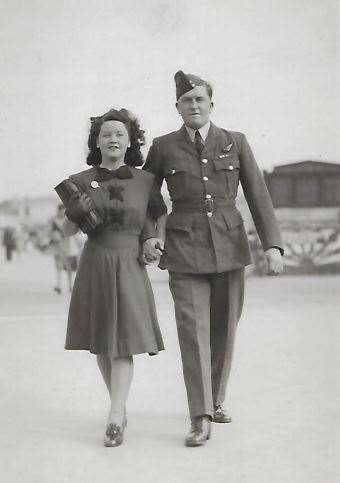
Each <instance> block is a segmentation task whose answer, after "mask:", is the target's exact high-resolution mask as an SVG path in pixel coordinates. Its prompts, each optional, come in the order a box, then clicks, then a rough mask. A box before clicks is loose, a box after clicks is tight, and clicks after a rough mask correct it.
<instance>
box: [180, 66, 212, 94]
mask: <svg viewBox="0 0 340 483" xmlns="http://www.w3.org/2000/svg"><path fill="white" fill-rule="evenodd" d="M175 83H176V99H177V100H178V99H179V98H180V97H181V96H183V94H185V93H186V92H189V91H191V90H192V89H194V87H196V86H204V85H206V82H205V81H204V80H203V79H201V78H200V77H198V76H197V75H193V74H184V72H183V71H182V70H179V71H178V72H176V74H175Z"/></svg>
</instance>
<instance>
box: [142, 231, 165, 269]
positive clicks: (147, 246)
mask: <svg viewBox="0 0 340 483" xmlns="http://www.w3.org/2000/svg"><path fill="white" fill-rule="evenodd" d="M163 250H164V241H163V240H162V239H161V238H149V239H148V240H146V241H145V242H144V243H143V248H142V261H143V262H144V263H145V264H146V265H148V264H149V263H154V262H157V261H158V260H159V259H160V257H161V255H162V253H163Z"/></svg>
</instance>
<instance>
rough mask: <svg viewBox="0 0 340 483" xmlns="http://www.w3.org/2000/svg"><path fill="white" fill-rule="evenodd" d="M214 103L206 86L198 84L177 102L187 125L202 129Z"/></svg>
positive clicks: (178, 109)
mask: <svg viewBox="0 0 340 483" xmlns="http://www.w3.org/2000/svg"><path fill="white" fill-rule="evenodd" d="M213 106H214V103H213V102H212V101H211V99H210V97H209V95H208V92H207V89H206V87H205V86H196V87H194V88H193V89H192V90H191V91H189V92H186V93H185V94H183V95H182V96H181V97H180V98H179V99H178V101H177V103H176V108H177V111H178V112H179V114H180V115H181V116H182V119H183V122H184V124H185V125H186V126H188V127H191V128H192V129H200V128H201V127H202V126H204V124H206V123H207V122H208V121H209V119H210V113H211V111H212V109H213Z"/></svg>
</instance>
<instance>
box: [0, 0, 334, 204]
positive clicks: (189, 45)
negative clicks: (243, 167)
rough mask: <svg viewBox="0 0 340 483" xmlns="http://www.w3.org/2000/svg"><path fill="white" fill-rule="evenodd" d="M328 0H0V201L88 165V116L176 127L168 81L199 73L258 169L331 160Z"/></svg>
mask: <svg viewBox="0 0 340 483" xmlns="http://www.w3.org/2000/svg"><path fill="white" fill-rule="evenodd" d="M338 7H339V2H338V1H337V0H323V1H322V2H321V1H320V0H228V1H227V0H210V1H208V0H195V1H193V0H176V2H174V1H173V0H148V1H145V2H141V1H139V0H124V1H123V0H101V1H100V2H95V1H90V0H82V1H81V0H78V1H75V0H68V1H63V0H58V1H56V0H53V1H52V0H30V1H29V2H27V1H24V0H22V1H19V0H0V19H1V20H0V45H1V47H0V54H1V56H0V62H1V69H0V71H1V76H0V105H1V110H0V170H1V171H0V172H1V176H0V201H2V200H4V199H7V198H11V197H17V196H24V195H29V196H35V195H48V194H51V193H53V186H55V185H56V184H58V183H59V182H60V181H61V180H62V179H64V178H66V177H68V176H69V175H70V174H72V173H75V172H78V171H81V170H83V169H86V168H87V165H86V162H85V159H86V154H87V149H86V142H87V137H88V129H89V117H90V116H92V115H99V114H102V113H104V112H106V111H107V110H108V109H109V108H111V107H117V108H120V107H127V108H128V109H130V110H132V111H133V112H134V113H135V114H136V115H137V117H138V118H139V119H140V121H141V125H142V127H143V128H144V129H145V131H146V137H147V146H146V147H145V151H144V154H146V153H147V148H148V146H149V145H150V143H151V142H152V139H153V138H154V137H155V136H159V135H161V134H164V133H166V132H169V131H174V130H177V129H179V128H180V126H181V118H180V117H179V115H178V114H177V111H176V109H175V101H176V99H175V89H174V81H173V76H174V74H175V72H176V71H177V70H179V69H182V70H183V71H184V72H190V73H194V74H197V75H199V76H201V77H203V78H204V79H206V80H208V81H210V82H211V83H212V85H213V88H214V99H213V100H214V103H215V107H214V112H213V114H212V120H213V122H214V123H215V124H217V125H218V126H220V127H223V128H225V129H230V130H236V131H241V132H244V133H245V134H246V135H247V138H248V140H249V142H250V144H251V146H252V148H253V151H254V153H255V156H256V159H257V161H258V164H259V166H260V167H261V168H262V169H266V170H271V169H273V167H274V166H276V165H280V164H283V163H290V162H295V161H301V160H306V159H312V160H321V161H330V162H340V141H339V140H338V139H337V136H336V134H337V132H339V127H340V122H339V112H338V111H339V108H340V101H339V93H340V88H339V87H338V86H339V84H340V75H339V66H340V61H339V51H337V44H338V43H339V38H340V35H339V19H340V17H339V8H338Z"/></svg>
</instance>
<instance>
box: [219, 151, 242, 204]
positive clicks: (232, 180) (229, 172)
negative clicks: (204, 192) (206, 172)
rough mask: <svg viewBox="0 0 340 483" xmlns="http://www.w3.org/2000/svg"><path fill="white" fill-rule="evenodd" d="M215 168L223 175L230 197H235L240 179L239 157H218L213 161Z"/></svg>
mask: <svg viewBox="0 0 340 483" xmlns="http://www.w3.org/2000/svg"><path fill="white" fill-rule="evenodd" d="M213 163H214V167H215V170H216V171H217V172H218V173H220V174H221V176H223V178H224V180H225V187H226V190H227V193H228V195H229V196H230V197H232V198H235V197H236V195H237V187H238V183H239V179H240V162H239V159H238V158H237V157H230V158H229V157H228V158H221V159H219V158H217V159H214V161H213Z"/></svg>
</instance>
